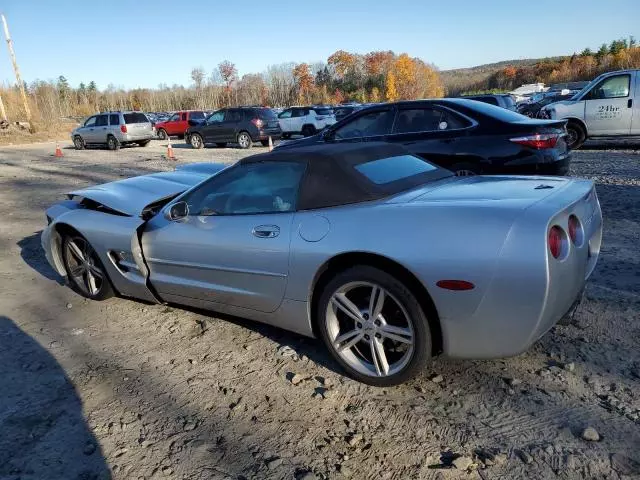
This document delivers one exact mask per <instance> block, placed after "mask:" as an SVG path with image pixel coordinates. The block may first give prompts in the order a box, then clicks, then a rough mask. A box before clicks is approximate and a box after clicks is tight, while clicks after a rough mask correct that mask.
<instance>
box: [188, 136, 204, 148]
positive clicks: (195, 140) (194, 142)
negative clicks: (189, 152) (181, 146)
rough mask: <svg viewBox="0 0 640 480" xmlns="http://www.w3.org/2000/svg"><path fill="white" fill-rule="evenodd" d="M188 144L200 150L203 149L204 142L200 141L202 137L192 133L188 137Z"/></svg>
mask: <svg viewBox="0 0 640 480" xmlns="http://www.w3.org/2000/svg"><path fill="white" fill-rule="evenodd" d="M189 143H190V144H191V146H192V147H193V148H198V149H200V148H202V147H204V140H202V135H200V134H199V133H192V134H191V136H190V137H189Z"/></svg>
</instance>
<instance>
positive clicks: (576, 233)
mask: <svg viewBox="0 0 640 480" xmlns="http://www.w3.org/2000/svg"><path fill="white" fill-rule="evenodd" d="M580 234H581V227H580V220H578V217H576V216H575V215H571V216H570V217H569V238H570V239H571V241H572V242H573V244H574V245H576V244H578V243H580V238H578V237H580Z"/></svg>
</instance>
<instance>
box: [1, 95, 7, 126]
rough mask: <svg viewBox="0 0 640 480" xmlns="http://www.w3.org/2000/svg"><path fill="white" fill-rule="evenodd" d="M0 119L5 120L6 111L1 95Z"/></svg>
mask: <svg viewBox="0 0 640 480" xmlns="http://www.w3.org/2000/svg"><path fill="white" fill-rule="evenodd" d="M0 120H4V121H6V120H7V112H6V110H5V109H4V102H3V101H2V95H0Z"/></svg>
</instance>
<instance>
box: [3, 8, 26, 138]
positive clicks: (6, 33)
mask: <svg viewBox="0 0 640 480" xmlns="http://www.w3.org/2000/svg"><path fill="white" fill-rule="evenodd" d="M0 17H2V26H3V27H4V36H5V38H6V39H7V47H8V48H9V56H10V57H11V62H12V63H13V71H14V72H15V73H16V82H17V83H18V87H19V88H20V93H21V94H22V102H23V103H24V111H25V113H26V114H27V121H28V122H29V127H30V129H31V130H33V123H32V122H31V110H29V103H28V101H27V93H26V92H25V91H24V82H23V81H22V78H21V77H20V69H19V68H18V62H16V54H15V52H14V51H13V42H12V41H11V36H10V35H9V27H8V26H7V19H6V18H4V15H0ZM2 110H3V113H4V108H3V109H2Z"/></svg>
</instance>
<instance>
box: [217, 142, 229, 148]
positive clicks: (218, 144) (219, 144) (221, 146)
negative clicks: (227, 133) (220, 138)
mask: <svg viewBox="0 0 640 480" xmlns="http://www.w3.org/2000/svg"><path fill="white" fill-rule="evenodd" d="M226 146H227V142H217V143H216V147H220V148H224V147H226Z"/></svg>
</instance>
